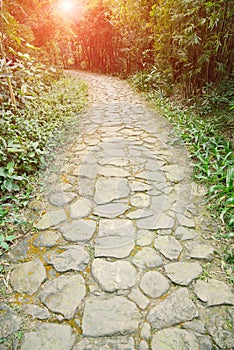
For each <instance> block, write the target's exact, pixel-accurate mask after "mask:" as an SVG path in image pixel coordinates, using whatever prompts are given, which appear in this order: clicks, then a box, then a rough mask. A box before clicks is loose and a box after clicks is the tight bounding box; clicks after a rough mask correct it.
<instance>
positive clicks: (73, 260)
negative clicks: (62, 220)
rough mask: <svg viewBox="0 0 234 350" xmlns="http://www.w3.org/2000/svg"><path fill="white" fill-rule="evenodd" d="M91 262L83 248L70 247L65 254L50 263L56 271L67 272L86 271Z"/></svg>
mask: <svg viewBox="0 0 234 350" xmlns="http://www.w3.org/2000/svg"><path fill="white" fill-rule="evenodd" d="M65 248H66V247H65ZM89 260H90V258H89V254H88V253H87V252H86V250H85V249H84V248H83V247H81V246H69V247H68V248H67V250H66V251H65V252H63V253H61V254H58V255H57V256H55V257H53V258H52V259H51V261H50V262H51V264H52V265H53V266H54V268H55V270H56V271H58V272H65V271H69V270H73V271H84V270H85V269H86V267H87V265H88V263H89Z"/></svg>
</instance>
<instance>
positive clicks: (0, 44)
mask: <svg viewBox="0 0 234 350" xmlns="http://www.w3.org/2000/svg"><path fill="white" fill-rule="evenodd" d="M2 10H3V1H2V0H0V11H1V12H2ZM1 21H2V16H1ZM2 27H3V25H2V23H1V38H0V53H1V56H2V58H3V59H4V62H6V54H5V50H4V46H3V29H2ZM6 72H7V73H10V71H9V69H8V68H6ZM7 83H8V88H9V93H10V99H11V104H12V106H13V108H14V109H15V108H16V99H15V95H14V90H13V87H12V83H11V78H10V76H8V77H7Z"/></svg>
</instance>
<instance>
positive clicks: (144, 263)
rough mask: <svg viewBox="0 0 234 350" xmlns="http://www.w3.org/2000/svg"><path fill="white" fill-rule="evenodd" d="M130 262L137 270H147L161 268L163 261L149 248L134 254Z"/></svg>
mask: <svg viewBox="0 0 234 350" xmlns="http://www.w3.org/2000/svg"><path fill="white" fill-rule="evenodd" d="M132 262H133V264H134V265H135V266H137V267H138V268H139V269H142V270H147V269H152V268H154V267H159V266H161V265H162V263H163V260H162V258H161V256H160V255H159V254H158V253H157V252H156V250H155V249H153V248H151V247H145V248H142V250H140V251H138V252H137V253H136V254H135V256H134V257H133V259H132Z"/></svg>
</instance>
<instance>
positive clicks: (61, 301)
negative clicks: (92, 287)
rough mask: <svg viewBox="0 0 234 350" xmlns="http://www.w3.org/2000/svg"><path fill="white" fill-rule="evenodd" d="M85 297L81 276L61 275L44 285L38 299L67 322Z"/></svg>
mask: <svg viewBox="0 0 234 350" xmlns="http://www.w3.org/2000/svg"><path fill="white" fill-rule="evenodd" d="M85 295H86V287H85V281H84V279H83V277H82V276H81V275H73V276H69V275H67V276H66V275H63V276H60V277H57V278H55V279H53V280H52V281H48V282H47V283H46V284H45V286H44V287H43V289H42V290H41V292H40V299H41V301H42V302H43V304H44V305H46V306H47V307H48V309H49V310H51V311H52V312H54V313H58V314H61V315H62V316H63V317H64V318H65V319H68V320H69V319H71V318H72V317H73V316H74V314H75V312H76V310H77V309H78V308H79V307H80V305H81V303H82V301H83V298H84V297H85Z"/></svg>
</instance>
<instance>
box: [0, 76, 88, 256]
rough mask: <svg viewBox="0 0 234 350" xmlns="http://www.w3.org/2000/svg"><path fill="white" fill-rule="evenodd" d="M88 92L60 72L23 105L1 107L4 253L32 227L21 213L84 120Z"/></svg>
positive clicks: (0, 240) (0, 243)
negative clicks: (69, 132) (71, 129)
mask: <svg viewBox="0 0 234 350" xmlns="http://www.w3.org/2000/svg"><path fill="white" fill-rule="evenodd" d="M34 83H35V82H34ZM34 90H35V87H34ZM86 97H87V86H86V85H85V84H84V83H83V82H82V81H80V80H79V79H77V78H73V77H69V76H63V75H62V74H60V78H59V79H58V80H54V79H53V80H52V81H51V83H50V86H48V84H47V85H46V88H44V89H40V91H39V93H38V94H37V95H34V96H33V98H31V99H27V101H26V103H24V106H23V108H22V104H19V105H18V107H17V108H16V109H13V108H12V107H11V106H10V104H9V103H5V105H4V108H3V109H2V110H1V114H0V121H1V137H0V189H1V199H0V253H1V252H3V251H4V250H7V249H9V246H10V244H11V243H12V242H13V241H14V240H15V239H16V238H17V237H19V236H20V235H22V234H25V232H26V231H27V227H28V223H27V222H24V220H22V219H21V215H20V212H21V210H22V209H23V208H24V207H25V206H26V205H27V203H28V201H29V200H30V198H31V196H32V191H33V188H34V186H35V183H36V180H37V172H38V171H39V170H41V169H42V168H43V167H45V166H46V164H47V159H48V157H50V156H51V155H52V154H53V151H54V150H55V148H56V147H57V146H58V143H59V141H61V139H62V135H63V134H64V133H66V131H65V130H66V128H67V127H68V126H69V125H70V124H71V123H74V120H77V121H78V114H79V112H80V110H81V109H82V108H83V107H84V106H85V104H86ZM15 232H17V234H16V233H15Z"/></svg>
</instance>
